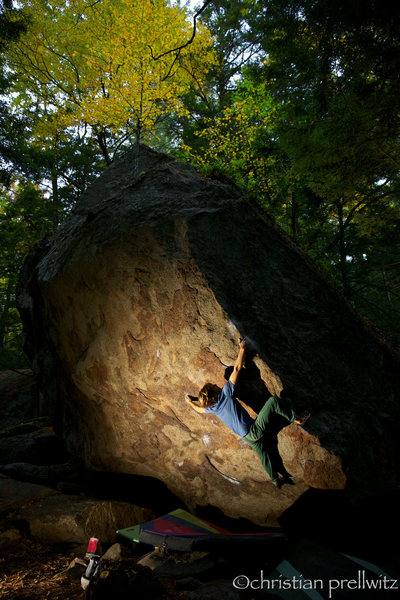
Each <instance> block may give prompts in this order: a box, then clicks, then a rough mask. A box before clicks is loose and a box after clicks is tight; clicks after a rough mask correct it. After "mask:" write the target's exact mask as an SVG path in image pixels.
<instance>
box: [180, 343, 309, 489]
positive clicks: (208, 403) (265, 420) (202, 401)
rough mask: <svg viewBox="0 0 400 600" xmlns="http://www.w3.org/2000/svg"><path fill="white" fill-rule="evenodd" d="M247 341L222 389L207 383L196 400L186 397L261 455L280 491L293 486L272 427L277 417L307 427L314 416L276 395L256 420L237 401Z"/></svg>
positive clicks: (240, 350)
mask: <svg viewBox="0 0 400 600" xmlns="http://www.w3.org/2000/svg"><path fill="white" fill-rule="evenodd" d="M246 347H247V342H246V339H243V340H240V345H239V353H238V356H237V359H236V362H235V365H234V367H233V371H232V374H231V376H230V377H229V380H228V381H227V383H226V384H225V385H224V387H223V388H222V389H221V388H220V387H218V386H217V385H215V384H213V383H206V384H205V385H204V386H203V388H202V389H201V390H200V392H199V397H198V398H195V397H193V396H189V394H186V397H185V400H186V402H187V403H188V404H189V405H190V406H191V407H192V408H193V409H194V410H195V411H196V412H198V413H214V414H215V415H216V416H217V417H218V418H219V419H220V420H221V421H222V422H223V423H224V424H225V425H227V426H228V427H229V428H230V429H232V431H234V432H235V433H237V434H238V435H239V436H240V437H241V438H242V440H243V441H244V442H246V443H247V444H249V446H251V448H253V450H254V451H255V452H256V454H257V455H258V456H259V458H260V460H261V463H262V465H263V467H264V469H265V470H266V472H267V473H268V475H269V476H270V478H271V482H272V483H273V485H275V486H276V487H277V488H280V487H281V486H282V485H283V484H284V483H289V484H293V483H294V482H293V481H292V479H291V476H290V474H289V473H288V472H287V471H286V469H285V467H284V466H283V463H282V459H281V458H280V456H279V453H278V451H277V437H276V435H277V434H276V431H274V430H273V428H272V427H270V424H271V421H272V420H273V418H274V416H276V415H279V416H280V417H283V418H284V419H285V420H286V421H287V422H288V423H287V424H289V423H292V422H295V423H297V424H298V425H303V424H304V423H305V422H306V421H307V419H308V418H309V417H310V413H309V411H304V412H303V413H302V414H301V415H296V413H295V412H294V410H293V408H292V406H291V403H290V401H289V400H288V399H286V398H278V396H272V397H271V398H269V399H268V400H267V402H266V403H265V404H264V406H263V408H262V409H261V410H260V412H259V413H258V416H257V418H256V419H255V420H254V419H253V418H252V417H251V416H250V415H249V413H248V412H247V411H246V410H245V408H243V406H242V405H241V404H240V403H239V402H238V400H237V399H236V398H235V395H234V394H235V386H236V383H237V381H238V378H239V375H240V372H241V370H242V369H243V366H244V362H245V354H246Z"/></svg>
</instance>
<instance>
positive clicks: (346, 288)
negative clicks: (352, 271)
mask: <svg viewBox="0 0 400 600" xmlns="http://www.w3.org/2000/svg"><path fill="white" fill-rule="evenodd" d="M337 209H338V224H339V258H340V273H341V276H342V284H343V292H344V295H345V296H346V298H347V299H348V300H349V299H350V298H351V295H352V294H351V288H350V284H349V279H348V274H347V271H348V263H347V249H346V239H345V227H344V219H343V202H342V200H339V202H338V203H337Z"/></svg>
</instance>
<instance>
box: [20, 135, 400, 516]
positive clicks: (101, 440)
mask: <svg viewBox="0 0 400 600" xmlns="http://www.w3.org/2000/svg"><path fill="white" fill-rule="evenodd" d="M138 174H139V175H138ZM18 303H19V309H20V312H21V314H22V317H23V321H24V327H25V333H26V350H27V352H28V353H29V355H30V357H31V359H32V361H33V363H34V364H35V372H36V375H37V377H38V381H39V385H40V389H41V392H42V396H41V411H42V413H47V414H50V415H51V416H52V419H53V421H54V423H55V426H56V430H57V431H58V432H60V433H61V434H62V436H63V437H64V439H65V441H66V444H67V448H68V450H69V452H71V453H72V454H73V455H76V456H79V457H81V458H83V459H84V461H85V463H86V465H87V466H88V467H89V468H94V469H104V470H109V471H114V472H115V471H118V472H122V473H135V474H140V475H150V476H153V477H157V478H159V479H161V480H162V481H164V482H165V483H166V484H167V485H168V487H169V488H170V489H171V491H173V492H174V493H175V494H177V495H178V496H180V497H181V498H182V499H183V500H184V501H185V502H186V504H187V505H188V506H189V507H190V508H192V509H194V508H195V507H196V505H209V504H210V505H213V506H217V507H219V508H221V509H222V510H223V511H224V512H225V513H226V514H228V515H230V516H234V517H246V518H248V519H251V520H253V521H255V522H257V523H260V524H273V523H275V522H276V519H277V518H278V517H279V515H281V514H282V512H283V511H284V510H285V509H286V508H288V507H289V506H291V505H292V504H293V503H294V502H295V501H296V499H297V498H299V496H301V495H302V494H303V492H304V491H305V490H307V489H308V488H309V487H310V486H312V487H316V488H320V489H343V488H344V487H345V486H347V487H348V488H349V490H354V491H357V492H358V491H359V490H361V489H363V490H370V489H372V488H374V487H375V486H376V485H377V482H379V481H382V480H384V481H385V484H387V485H392V484H396V483H398V477H399V472H398V469H397V464H398V460H399V454H400V452H399V444H400V442H399V436H398V434H397V425H396V424H397V423H398V422H399V416H400V414H399V410H400V409H399V405H398V402H397V398H398V395H399V387H400V386H399V373H400V369H399V368H398V359H397V358H396V357H394V356H393V355H392V354H391V353H390V351H389V350H388V349H387V348H386V347H385V346H383V345H382V344H381V343H380V342H379V341H378V339H377V338H376V337H374V335H373V333H372V332H371V331H370V330H369V329H368V328H367V327H366V326H365V325H364V324H363V322H362V321H361V320H360V319H359V318H358V317H357V316H356V315H355V314H354V312H353V311H352V309H351V307H350V306H349V305H348V304H346V302H345V301H344V300H343V298H342V297H341V296H340V295H339V294H338V293H337V292H336V291H335V290H334V289H333V288H332V287H331V286H330V284H329V283H328V282H327V281H326V280H325V279H324V277H323V276H322V275H321V273H320V272H319V271H318V269H317V268H316V267H315V266H314V265H313V263H312V262H311V261H310V260H308V259H307V258H306V257H305V255H303V254H302V252H300V251H299V250H298V248H297V247H296V246H295V245H294V244H293V243H292V242H291V240H290V239H289V238H288V237H287V236H285V234H284V233H283V232H282V231H281V230H280V229H279V228H278V227H276V226H275V225H274V224H273V223H272V222H271V220H270V219H269V218H268V217H267V216H266V214H265V213H264V212H263V211H262V210H261V209H260V208H259V207H257V206H256V205H255V204H254V203H252V202H250V201H249V200H248V199H246V198H245V197H244V196H243V194H242V193H241V192H240V190H238V189H237V188H236V187H235V186H233V185H232V184H230V183H229V182H227V181H222V180H212V181H210V180H206V179H204V178H203V177H201V176H200V175H199V174H198V173H197V172H196V170H195V169H194V168H192V167H191V166H190V165H187V164H183V163H180V162H178V161H175V160H174V159H173V158H171V157H168V156H166V155H162V154H159V153H156V152H154V151H151V150H149V149H147V148H145V147H140V152H139V154H137V151H136V150H133V151H131V152H130V153H128V154H127V155H126V156H125V157H123V158H122V159H121V160H119V161H116V162H115V163H113V164H112V165H111V166H110V167H109V168H108V169H107V170H106V171H105V172H104V174H103V175H102V176H101V177H100V178H99V179H98V180H97V181H96V182H95V183H94V184H93V185H92V186H91V187H90V188H89V189H88V190H87V192H85V194H84V195H83V196H82V198H81V200H80V202H78V204H77V205H76V207H75V208H74V209H73V211H72V212H71V214H70V215H69V217H68V219H67V220H66V222H65V223H63V224H62V225H61V226H60V227H59V229H58V230H57V232H56V234H55V236H54V237H53V238H47V239H46V240H43V241H42V243H41V244H39V245H38V246H37V247H36V248H35V249H34V250H33V251H32V252H31V254H30V256H29V258H28V260H27V262H26V265H25V267H24V270H23V272H22V274H21V283H20V287H19V293H18ZM239 335H240V336H249V338H250V339H251V340H252V342H253V344H254V347H255V350H256V353H257V354H256V356H255V357H254V360H249V361H248V362H247V364H246V369H245V371H244V373H243V376H242V381H241V384H240V386H239V388H238V395H239V397H240V398H241V399H242V400H243V401H244V402H245V403H246V404H247V405H248V406H249V407H250V408H251V409H253V410H254V411H255V412H257V411H258V410H259V409H260V406H262V404H263V402H264V401H265V399H266V398H268V396H269V395H270V394H280V393H281V390H282V389H283V388H285V390H286V391H287V392H289V395H291V397H292V398H293V399H294V401H295V402H297V406H298V407H300V406H301V407H304V406H305V405H306V406H307V407H309V408H310V409H311V410H312V419H311V421H310V422H309V425H307V430H305V429H302V428H300V427H298V426H297V425H295V424H292V425H290V426H289V427H286V428H285V429H283V430H282V431H281V433H280V434H279V444H280V446H279V447H280V451H281V454H282V456H283V460H284V463H285V465H286V468H287V469H288V470H289V472H291V473H292V474H293V475H294V480H295V482H296V485H295V486H284V487H283V488H282V490H277V489H275V488H274V487H273V486H272V485H271V484H270V483H269V481H268V477H267V476H266V474H265V473H264V471H263V469H262V467H261V465H260V463H259V460H258V458H257V456H255V454H254V453H253V451H252V450H251V449H250V448H249V447H248V446H247V445H246V444H245V443H244V442H242V441H241V440H240V439H239V438H238V437H237V436H236V435H234V434H233V433H231V432H230V431H229V430H228V429H227V428H226V427H225V426H224V425H223V424H222V423H221V422H219V421H218V419H216V418H215V417H213V416H211V415H207V416H203V415H198V414H196V413H195V412H194V411H192V410H191V409H190V407H188V406H187V405H186V404H185V402H184V394H185V392H188V393H190V394H197V392H198V390H199V388H200V387H201V386H202V385H203V384H204V383H205V382H206V381H213V382H215V383H217V384H219V385H223V384H224V381H225V379H224V375H225V369H226V367H228V366H231V365H232V364H233V363H234V360H235V357H236V353H237V349H238V347H237V340H238V337H239ZM253 414H254V413H253ZM383 439H384V440H385V443H384V444H383V443H382V440H383Z"/></svg>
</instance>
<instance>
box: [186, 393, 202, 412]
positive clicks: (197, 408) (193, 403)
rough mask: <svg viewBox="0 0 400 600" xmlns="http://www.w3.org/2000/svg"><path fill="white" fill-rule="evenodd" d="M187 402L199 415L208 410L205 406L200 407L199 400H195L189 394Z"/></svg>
mask: <svg viewBox="0 0 400 600" xmlns="http://www.w3.org/2000/svg"><path fill="white" fill-rule="evenodd" d="M185 400H186V402H187V403H188V404H189V406H191V407H192V408H193V410H195V411H196V412H198V413H205V412H206V409H205V408H204V407H203V406H200V405H199V403H198V401H197V398H194V397H193V396H189V394H186V396H185Z"/></svg>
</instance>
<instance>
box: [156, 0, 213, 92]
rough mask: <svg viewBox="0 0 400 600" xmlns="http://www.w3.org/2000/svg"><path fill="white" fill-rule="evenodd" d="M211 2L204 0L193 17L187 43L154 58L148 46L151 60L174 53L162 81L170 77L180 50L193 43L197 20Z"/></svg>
mask: <svg viewBox="0 0 400 600" xmlns="http://www.w3.org/2000/svg"><path fill="white" fill-rule="evenodd" d="M211 2H212V0H206V2H204V4H203V6H202V7H201V8H200V9H199V10H198V11H197V12H196V13H195V15H194V16H193V31H192V35H191V36H190V38H189V40H188V41H187V42H185V43H184V44H182V45H181V46H177V47H176V48H172V49H171V50H167V51H166V52H162V53H161V54H159V55H158V56H154V53H153V48H152V47H151V46H149V49H150V54H151V58H152V59H153V60H160V58H163V57H164V56H167V55H168V54H173V53H174V52H176V55H175V58H174V60H173V61H172V64H171V66H170V68H169V70H168V73H167V74H166V76H165V77H163V81H165V80H166V79H168V77H169V76H170V75H171V71H172V69H173V68H174V65H175V63H176V61H177V60H178V58H179V56H180V53H181V52H182V50H183V49H184V48H187V47H188V46H189V45H190V44H191V43H192V42H193V40H194V38H195V37H196V31H197V18H198V17H199V16H200V15H201V14H202V12H204V11H205V9H206V8H207V6H208V5H209V4H211Z"/></svg>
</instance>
